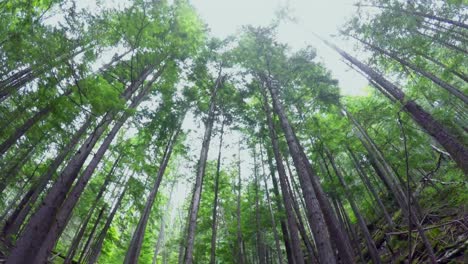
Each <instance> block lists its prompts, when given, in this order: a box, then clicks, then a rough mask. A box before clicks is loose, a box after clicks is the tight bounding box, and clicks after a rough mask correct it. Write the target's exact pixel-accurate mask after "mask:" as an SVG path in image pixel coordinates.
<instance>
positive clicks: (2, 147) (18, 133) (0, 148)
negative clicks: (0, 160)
mask: <svg viewBox="0 0 468 264" xmlns="http://www.w3.org/2000/svg"><path fill="white" fill-rule="evenodd" d="M51 110H52V107H51V106H50V105H49V106H47V107H44V108H42V109H41V110H40V111H39V112H37V113H35V114H34V115H33V116H32V117H31V118H29V119H28V120H27V121H26V122H25V123H24V124H23V125H21V126H20V127H18V128H17V129H16V130H15V132H14V133H13V134H12V135H10V136H9V137H8V138H7V139H5V141H3V142H2V143H1V144H0V156H2V155H4V154H5V153H6V152H7V150H8V149H9V148H10V147H11V146H13V145H14V144H15V143H16V141H18V140H19V139H20V138H21V137H22V136H23V135H24V134H25V133H26V132H27V131H28V130H29V129H30V128H31V127H32V126H34V125H35V124H36V123H37V122H38V121H39V120H41V119H43V118H44V117H45V116H47V115H48V114H49V113H50V111H51Z"/></svg>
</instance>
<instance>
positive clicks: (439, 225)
mask: <svg viewBox="0 0 468 264" xmlns="http://www.w3.org/2000/svg"><path fill="white" fill-rule="evenodd" d="M460 220H463V218H460V219H455V220H452V221H449V222H445V223H442V224H438V225H434V226H428V227H425V228H423V230H424V231H426V230H430V229H434V228H437V227H441V226H446V225H450V224H453V223H460ZM411 232H418V230H416V229H413V230H411ZM407 233H408V230H406V231H400V232H389V233H386V235H404V234H407Z"/></svg>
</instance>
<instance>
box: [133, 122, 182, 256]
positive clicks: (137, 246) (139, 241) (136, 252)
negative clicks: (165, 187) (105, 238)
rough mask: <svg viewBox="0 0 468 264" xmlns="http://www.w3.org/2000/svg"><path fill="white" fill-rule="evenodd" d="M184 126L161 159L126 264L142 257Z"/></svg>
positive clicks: (175, 134)
mask: <svg viewBox="0 0 468 264" xmlns="http://www.w3.org/2000/svg"><path fill="white" fill-rule="evenodd" d="M182 119H183V118H182ZM181 125H182V121H180V125H178V127H177V128H176V130H175V131H174V132H173V135H171V137H170V138H169V140H168V142H167V145H166V149H165V150H164V155H163V157H162V158H161V164H160V165H159V170H158V175H157V176H156V180H155V181H154V184H153V188H152V189H151V192H150V194H149V196H148V199H147V201H146V205H145V209H144V211H143V213H142V215H141V217H140V221H139V222H138V225H137V227H136V229H135V231H134V232H133V236H132V240H131V243H130V246H129V248H128V250H127V254H126V255H125V260H124V263H125V264H133V263H138V258H139V257H140V251H141V246H142V245H143V239H144V237H145V230H146V225H147V224H148V219H149V217H150V214H151V208H152V207H153V204H154V200H155V199H156V195H157V193H158V190H159V186H160V185H161V181H162V178H163V176H164V173H165V171H166V167H167V165H168V164H169V160H170V158H171V154H172V150H173V148H174V145H175V143H176V141H177V138H178V136H179V133H180V126H181Z"/></svg>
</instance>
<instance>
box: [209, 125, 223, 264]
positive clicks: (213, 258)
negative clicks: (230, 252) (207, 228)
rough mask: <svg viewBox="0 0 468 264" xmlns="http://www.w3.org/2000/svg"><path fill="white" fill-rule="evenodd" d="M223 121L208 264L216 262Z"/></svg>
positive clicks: (221, 133)
mask: <svg viewBox="0 0 468 264" xmlns="http://www.w3.org/2000/svg"><path fill="white" fill-rule="evenodd" d="M223 134H224V121H223V122H222V124H221V132H220V136H219V149H218V160H217V163H216V175H215V182H214V198H213V213H212V216H211V219H212V222H211V250H210V253H211V254H210V264H215V263H216V231H217V227H218V226H217V222H216V220H217V216H218V214H217V210H218V191H219V174H220V170H221V150H222V148H223Z"/></svg>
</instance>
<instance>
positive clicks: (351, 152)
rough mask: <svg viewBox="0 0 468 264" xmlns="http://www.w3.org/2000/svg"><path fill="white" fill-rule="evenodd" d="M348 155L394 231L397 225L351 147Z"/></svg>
mask: <svg viewBox="0 0 468 264" xmlns="http://www.w3.org/2000/svg"><path fill="white" fill-rule="evenodd" d="M348 153H349V154H350V156H351V159H352V160H353V162H354V166H355V168H356V171H357V173H358V174H359V176H360V178H361V180H362V181H363V183H364V184H365V185H366V186H367V188H368V189H369V191H370V192H371V194H372V196H373V197H374V199H375V201H376V202H377V204H378V205H379V207H380V209H381V210H382V213H383V215H384V219H385V221H386V222H387V224H388V226H389V228H390V229H392V228H393V227H394V226H395V224H394V223H393V220H392V217H391V216H390V214H389V213H388V211H387V209H386V208H385V205H384V204H383V202H382V199H380V196H379V195H378V193H377V191H376V190H375V188H374V186H373V185H372V183H371V182H370V180H369V178H368V177H367V175H366V172H365V171H364V169H363V168H362V166H361V164H360V163H359V160H358V159H357V157H356V155H355V154H354V152H353V151H352V150H351V149H350V148H349V147H348Z"/></svg>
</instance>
